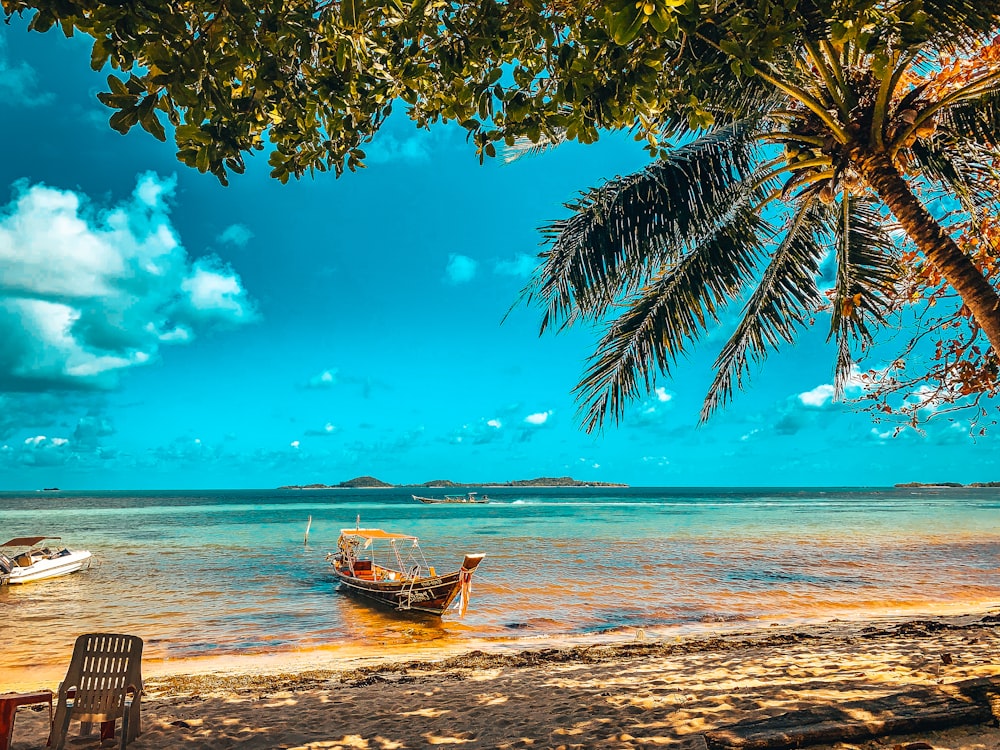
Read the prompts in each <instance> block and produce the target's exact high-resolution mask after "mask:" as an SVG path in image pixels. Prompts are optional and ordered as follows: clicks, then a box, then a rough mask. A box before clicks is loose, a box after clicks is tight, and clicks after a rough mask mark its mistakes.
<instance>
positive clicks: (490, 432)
mask: <svg viewBox="0 0 1000 750" xmlns="http://www.w3.org/2000/svg"><path fill="white" fill-rule="evenodd" d="M103 86H104V77H103V75H102V74H98V73H93V72H92V71H90V69H89V44H88V43H87V41H86V40H85V39H82V38H74V39H65V38H63V37H62V36H61V35H59V34H57V33H49V34H45V35H41V34H35V33H30V34H29V33H28V32H27V31H26V29H25V23H24V22H23V21H19V20H17V19H15V20H14V21H13V22H12V23H11V25H9V26H5V27H3V31H2V35H0V107H2V108H3V118H2V125H0V132H2V133H3V134H4V136H5V143H6V148H5V154H4V160H3V162H2V166H0V489H8V490H15V489H36V488H39V487H43V486H59V487H62V488H64V489H71V488H72V489H102V488H104V489H159V488H164V489H168V488H178V489H179V488H224V487H232V488H240V487H274V486H278V485H283V484H293V483H312V482H322V483H328V484H333V483H337V482H340V481H342V480H345V479H349V478H351V477H355V476H358V475H362V474H371V475H374V476H376V477H379V478H380V479H383V480H385V481H388V482H392V483H400V484H401V483H411V482H412V483H416V482H423V481H427V480H431V479H452V480H455V481H463V482H478V481H505V480H511V479H521V478H530V477H537V476H564V475H569V476H573V477H575V478H577V479H581V480H590V481H619V482H627V483H629V484H633V485H648V486H698V485H704V486H740V485H755V486H790V485H809V486H817V485H887V484H892V483H894V482H903V481H910V480H917V481H943V480H952V481H960V482H971V481H987V480H997V479H1000V469H998V467H997V459H998V443H997V439H996V437H995V436H986V437H978V438H976V439H975V440H973V439H971V438H970V437H969V436H968V429H967V427H966V426H964V425H963V424H961V423H960V422H948V421H947V420H942V421H941V422H939V423H937V424H933V423H932V425H931V426H930V427H929V428H928V430H927V433H926V435H919V434H917V433H916V432H913V431H911V430H907V431H904V433H903V434H901V435H900V436H898V437H895V438H893V437H891V432H892V428H891V427H889V426H886V425H876V424H873V423H872V421H871V419H870V417H869V416H868V415H866V414H863V413H855V412H854V411H853V410H852V408H851V407H850V406H847V405H844V404H837V403H834V402H833V401H832V399H831V394H832V387H831V385H830V383H831V382H832V367H833V358H834V353H833V351H832V349H831V348H830V347H829V346H828V345H827V344H826V343H825V341H824V338H825V329H824V328H823V327H819V328H817V329H816V330H813V331H811V332H810V333H808V334H807V335H806V336H804V337H803V338H802V340H801V341H800V343H799V344H798V346H796V347H795V348H794V349H790V350H789V351H787V352H784V353H782V354H780V355H777V356H773V357H772V358H771V359H770V360H769V361H768V364H767V366H766V368H765V369H764V370H762V371H761V372H760V373H759V374H757V375H755V377H754V378H753V380H752V382H751V384H750V387H749V388H748V390H747V391H746V392H745V393H743V394H742V395H740V396H738V398H737V400H736V402H735V403H734V404H732V405H731V406H730V407H729V408H728V409H727V410H726V411H725V412H723V413H722V414H720V415H719V416H718V417H716V418H714V419H713V420H712V421H711V422H710V423H709V424H708V425H705V426H701V427H699V426H698V425H697V418H698V410H699V408H700V405H701V401H702V398H703V397H704V394H705V390H706V388H707V386H708V383H709V382H710V378H711V370H710V365H711V361H712V359H713V357H714V355H715V353H716V351H717V349H718V347H719V346H720V344H721V342H722V341H723V340H724V335H725V328H723V330H721V331H719V332H716V333H713V334H712V335H711V336H710V337H709V339H708V341H707V344H706V345H705V346H703V347H701V348H699V350H698V351H697V352H696V353H695V354H693V355H692V356H691V357H689V358H688V359H686V360H684V361H683V362H682V363H681V364H680V366H679V367H678V368H677V371H676V374H675V377H674V378H672V379H670V380H663V381H662V382H660V383H658V386H657V389H656V391H655V392H654V393H652V394H650V396H649V397H648V398H646V399H644V400H642V401H640V402H637V403H635V404H634V406H633V407H632V408H631V409H630V411H629V414H628V415H627V416H626V418H625V420H624V421H623V423H622V424H621V425H620V426H618V427H611V428H608V429H607V430H605V431H604V432H603V433H602V434H600V435H587V434H586V433H584V432H583V431H582V430H581V429H580V428H579V423H578V420H577V418H576V416H575V411H576V409H575V404H574V402H573V398H572V393H571V391H572V388H573V386H574V385H575V384H576V382H577V381H578V379H579V377H580V375H581V374H582V373H583V371H584V368H585V361H586V357H587V356H588V354H589V353H590V352H591V350H592V346H593V343H594V341H595V340H596V333H595V332H594V331H588V330H585V329H580V330H573V331H570V332H568V333H563V334H559V335H550V334H546V335H545V336H542V337H539V336H538V324H539V314H538V311H537V310H535V309H530V308H525V307H517V308H515V309H514V311H513V312H512V314H511V315H510V316H509V317H508V318H507V320H506V321H505V322H504V323H503V324H501V319H502V318H503V316H504V314H505V313H506V312H507V310H508V308H509V307H510V306H511V304H512V303H514V301H515V300H516V299H517V295H518V292H519V291H520V289H521V288H522V287H523V286H524V284H525V283H526V282H527V279H528V274H529V273H530V271H531V269H532V268H533V267H534V264H535V257H534V256H535V255H536V254H537V253H538V251H539V249H540V247H539V234H538V232H537V228H538V227H539V226H541V225H542V224H544V223H546V222H547V221H549V220H551V219H554V218H558V217H559V216H561V215H563V209H562V203H563V202H564V201H566V200H570V199H572V198H573V197H574V196H575V195H576V193H577V192H578V191H579V190H581V189H584V188H586V187H589V186H591V185H594V184H597V183H599V182H600V181H601V180H603V179H607V178H611V177H614V176H615V175H617V174H622V173H627V172H629V171H632V170H634V169H636V168H639V167H641V166H642V165H643V164H644V163H645V155H644V153H643V152H642V150H641V149H640V148H639V146H638V145H637V144H635V143H633V142H632V141H631V140H630V139H628V138H627V137H616V136H609V137H607V138H605V139H603V140H602V141H601V142H600V143H598V144H596V145H593V146H579V145H576V144H568V145H566V146H563V147H560V148H558V149H556V150H554V151H551V152H549V153H547V154H544V155H542V156H539V157H534V158H528V159H522V160H520V161H518V162H515V163H514V164H511V165H503V164H502V163H500V162H499V161H494V162H493V163H488V164H486V165H485V166H480V165H479V164H478V161H477V160H476V157H475V155H474V152H473V149H472V147H471V146H470V145H469V144H467V143H466V142H465V139H464V135H463V132H462V131H460V130H457V129H455V128H449V127H440V128H437V129H435V130H433V131H431V132H426V131H418V130H417V129H416V128H415V127H414V126H413V125H412V123H410V122H409V121H408V120H406V119H405V118H404V117H397V118H396V119H395V120H394V121H391V122H390V123H389V124H388V125H387V126H386V128H385V129H384V130H383V132H382V133H381V134H380V135H379V137H378V138H377V139H376V141H375V142H374V143H373V144H371V145H370V146H369V147H368V148H367V149H366V150H367V151H368V154H369V160H368V163H369V168H368V169H367V170H364V171H362V172H359V173H357V174H348V175H346V176H345V177H343V178H341V179H339V180H338V179H335V178H334V177H333V176H332V175H318V176H317V177H316V178H315V179H309V178H307V179H304V180H302V181H300V182H297V183H289V184H288V185H280V184H279V183H277V182H276V181H273V180H271V179H270V178H268V176H267V171H268V170H267V165H266V159H265V158H261V156H260V155H258V156H255V157H253V158H251V159H250V164H249V168H248V171H247V174H246V175H243V176H234V178H233V180H232V184H231V185H230V186H229V187H222V186H220V185H219V184H218V182H217V181H216V179H215V178H214V177H212V176H210V175H202V174H199V173H197V172H196V171H194V170H191V169H188V168H186V167H183V166H182V165H181V164H180V163H179V162H177V161H176V160H175V158H174V149H173V146H172V144H171V143H169V142H168V143H166V144H164V143H159V142H158V141H155V140H154V139H153V138H152V137H150V136H148V135H147V134H145V133H144V132H141V131H138V130H137V131H135V132H133V133H130V134H129V135H127V136H121V135H119V134H118V133H116V132H114V131H112V130H111V129H110V128H109V127H108V125H107V118H108V116H109V111H108V110H106V109H105V108H104V107H103V106H102V105H101V104H100V103H99V102H98V101H97V99H96V93H97V92H98V91H99V90H102V88H103ZM728 320H729V321H730V324H731V320H732V318H731V316H730V318H728Z"/></svg>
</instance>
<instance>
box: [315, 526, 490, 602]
mask: <svg viewBox="0 0 1000 750" xmlns="http://www.w3.org/2000/svg"><path fill="white" fill-rule="evenodd" d="M483 557H485V555H481V554H475V555H470V554H467V555H466V556H465V559H464V560H463V561H462V566H461V567H460V568H459V569H458V570H455V571H452V572H450V573H443V574H441V575H438V573H437V571H436V570H435V569H434V567H433V566H431V565H428V564H427V561H426V560H425V559H424V555H423V552H421V550H420V546H419V544H418V540H417V537H415V536H410V535H409V534H395V533H392V532H389V531H383V530H382V529H360V528H358V529H343V530H341V532H340V539H338V540H337V552H336V553H332V552H331V553H330V554H329V555H327V559H328V560H330V564H331V565H332V566H333V572H334V574H335V575H336V576H337V579H338V580H339V581H340V584H341V586H342V587H343V588H344V589H346V590H347V591H349V592H351V593H354V594H358V595H359V596H363V597H366V598H368V599H372V600H374V601H376V602H378V603H380V604H386V605H388V606H390V607H392V608H393V609H396V610H398V611H415V612H427V613H429V614H432V615H438V616H441V615H442V614H444V612H445V611H446V610H447V609H448V608H449V607H450V606H451V605H452V603H453V602H454V601H455V599H456V598H458V599H460V603H459V605H458V609H459V616H462V615H464V614H465V610H466V608H467V607H468V606H469V596H470V595H471V593H472V573H473V572H474V571H475V570H476V568H478V567H479V563H481V562H482V561H483Z"/></svg>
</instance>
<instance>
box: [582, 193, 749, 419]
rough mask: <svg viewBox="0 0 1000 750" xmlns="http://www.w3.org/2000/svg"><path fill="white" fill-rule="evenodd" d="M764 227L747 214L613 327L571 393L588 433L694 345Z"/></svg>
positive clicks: (733, 289)
mask: <svg viewBox="0 0 1000 750" xmlns="http://www.w3.org/2000/svg"><path fill="white" fill-rule="evenodd" d="M767 231H768V227H767V225H766V224H765V222H764V221H763V220H762V219H761V218H760V217H759V216H758V215H757V213H756V212H755V211H754V210H753V209H752V207H745V208H744V210H743V211H742V212H740V213H739V215H738V216H737V217H735V218H734V220H733V221H731V222H729V223H728V224H727V225H726V226H724V227H722V228H720V229H719V230H718V231H717V232H716V233H715V234H714V235H713V236H712V237H710V238H708V239H706V240H705V241H704V242H701V243H699V244H698V245H697V246H696V247H694V248H693V249H692V250H691V251H690V252H689V253H688V254H687V255H686V256H685V257H684V258H682V259H681V260H680V261H678V263H677V264H676V265H675V266H674V267H673V268H671V269H670V270H669V271H668V272H666V273H664V274H663V275H662V276H661V277H659V278H657V279H656V280H655V281H654V282H653V283H651V284H650V285H649V286H647V287H646V288H645V289H643V290H642V291H641V292H640V293H639V294H638V295H637V296H636V298H635V299H633V300H631V301H630V303H629V304H628V307H627V309H626V310H625V312H623V313H622V314H621V315H620V316H619V317H618V318H617V319H616V320H614V321H612V323H611V324H610V326H609V328H608V331H607V333H606V334H605V335H604V337H603V338H602V340H601V342H600V345H599V346H598V349H597V352H596V353H595V354H594V356H593V357H592V358H591V363H592V364H591V366H590V367H589V369H588V370H587V372H586V374H585V376H584V378H583V380H581V382H580V384H579V385H578V386H577V387H576V394H577V401H578V402H579V403H580V410H579V411H580V415H581V417H582V422H583V425H584V427H585V428H586V430H587V431H588V432H592V431H593V430H594V429H595V428H600V427H601V426H602V425H603V423H604V420H605V419H607V418H608V417H610V418H611V419H612V420H614V421H619V420H620V419H621V417H622V415H623V414H624V410H625V407H626V405H627V404H628V403H629V402H630V401H631V400H633V399H635V398H636V397H637V396H639V395H640V393H641V392H642V390H643V388H645V389H646V390H647V391H648V390H649V388H651V387H652V383H653V379H654V377H655V374H654V371H655V370H658V371H660V372H662V373H664V374H668V373H669V370H670V366H671V365H672V364H673V362H675V361H676V360H677V358H678V357H679V356H680V355H681V354H682V353H683V352H684V351H685V347H686V346H687V345H688V344H690V343H693V342H695V341H697V340H698V338H699V337H700V336H701V334H702V333H704V331H705V330H706V328H707V327H708V325H709V324H710V322H714V321H717V320H718V310H719V308H720V307H722V306H724V305H725V304H726V303H728V302H729V300H730V299H732V298H733V297H734V296H736V295H737V294H738V293H739V291H740V289H742V288H743V287H744V286H745V285H746V284H747V283H749V281H750V280H751V278H752V276H753V272H754V268H755V265H756V262H757V260H758V259H759V257H760V254H761V251H762V241H761V238H762V237H765V236H767Z"/></svg>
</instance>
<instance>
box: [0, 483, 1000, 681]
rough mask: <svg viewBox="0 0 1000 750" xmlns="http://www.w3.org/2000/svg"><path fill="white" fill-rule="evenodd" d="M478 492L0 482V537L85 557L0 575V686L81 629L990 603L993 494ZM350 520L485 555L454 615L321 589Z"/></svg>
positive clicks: (745, 618) (361, 638) (395, 629)
mask: <svg viewBox="0 0 1000 750" xmlns="http://www.w3.org/2000/svg"><path fill="white" fill-rule="evenodd" d="M457 491H458V490H448V492H449V493H450V492H457ZM434 492H435V491H428V490H423V491H422V494H434ZM481 492H485V493H487V494H489V496H490V503H489V504H486V505H464V506H463V505H425V504H421V503H418V502H416V501H414V500H413V499H412V497H411V493H410V491H408V490H405V489H385V490H381V489H380V490H261V491H249V490H245V491H201V492H195V491H183V492H92V493H72V492H32V493H10V492H6V493H0V537H2V539H0V541H5V540H6V539H8V538H10V537H14V536H27V535H42V534H50V535H54V536H60V537H62V541H61V544H63V545H64V546H68V547H70V548H77V549H89V550H90V551H91V552H93V553H94V555H95V562H94V565H93V566H92V567H91V568H90V569H89V570H87V571H84V572H81V573H79V574H76V575H71V576H65V577H62V578H58V579H52V580H49V581H45V582H38V583H34V584H27V585H24V586H8V587H0V612H2V614H3V618H4V623H5V627H4V631H3V632H4V637H3V640H2V642H0V689H2V688H3V683H4V678H3V675H4V674H5V673H6V674H20V675H23V674H25V673H26V670H27V671H28V672H29V673H30V670H44V669H46V668H50V669H51V668H53V667H55V666H60V667H62V666H64V665H65V663H66V659H67V654H68V653H69V652H70V651H71V648H72V642H73V640H74V639H75V637H76V636H77V635H78V634H80V633H82V632H88V631H106V630H108V631H122V632H129V633H135V634H137V635H140V636H142V637H143V638H144V640H145V643H146V647H145V653H144V659H145V660H151V661H152V660H167V659H177V658H189V657H201V656H219V655H223V656H224V655H236V654H264V653H267V654H280V653H281V652H283V651H289V652H291V651H302V650H308V649H312V648H326V647H336V646H338V645H346V646H358V645H367V644H372V645H373V646H375V647H377V644H381V643H394V644H400V643H409V644H413V645H414V646H416V647H418V648H419V647H422V646H423V645H427V646H428V647H430V646H433V645H434V644H436V643H443V642H451V643H455V642H459V643H463V644H465V645H469V644H488V643H492V644H497V643H501V644H503V643H516V642H519V641H523V640H524V639H532V638H564V637H586V636H597V635H598V634H606V633H608V632H609V631H611V632H624V633H628V632H634V631H638V629H640V628H641V629H643V631H644V632H649V631H654V632H658V633H659V632H663V633H667V634H669V633H671V632H674V631H675V630H676V631H677V632H681V631H683V630H685V629H691V628H709V629H710V628H712V627H723V626H732V625H734V624H736V625H742V624H744V623H746V624H754V623H756V624H760V623H765V624H768V623H771V622H789V621H796V620H824V619H826V620H829V619H833V618H852V617H866V618H868V617H883V616H900V615H911V614H912V615H914V616H919V615H921V614H926V613H932V612H937V611H942V610H945V609H951V610H955V611H963V610H967V611H974V610H979V609H981V608H984V607H989V606H992V605H994V604H996V605H1000V490H998V489H967V488H962V489H943V488H942V489H937V488H921V489H872V488H865V489H836V488H832V489H814V488H813V489H773V490H769V489H718V490H713V489H703V488H699V489H672V488H669V489H668V488H596V487H595V488H571V489H568V488H537V489H531V488H496V489H492V488H488V489H485V490H481ZM437 494H443V491H437ZM310 517H311V518H312V525H311V530H310V533H309V538H308V543H307V544H304V536H305V531H306V525H307V520H308V519H309V518H310ZM359 518H360V522H361V525H362V526H364V527H378V528H383V529H385V530H387V531H398V532H404V533H408V534H413V535H416V536H418V537H420V540H421V541H420V544H421V548H422V549H423V552H424V554H425V556H426V557H427V559H428V561H429V562H430V564H432V565H434V566H435V567H436V568H437V570H439V571H444V570H450V569H453V568H455V567H457V565H458V563H459V562H460V561H461V559H462V555H463V554H464V553H466V552H470V553H471V552H482V553H485V555H486V559H485V561H484V562H483V564H482V565H481V566H480V568H479V571H478V572H477V574H476V576H475V578H474V579H473V595H472V599H471V603H470V606H469V608H468V612H467V613H466V615H465V617H464V618H459V617H458V613H457V612H449V613H446V615H445V616H444V617H443V618H440V619H438V618H433V617H426V616H414V615H409V616H403V615H398V614H396V613H394V612H392V611H391V610H384V609H379V608H377V607H376V606H374V605H371V604H368V603H365V602H363V601H359V600H357V599H354V598H352V597H350V596H347V595H344V594H342V593H339V592H338V591H337V587H336V581H335V580H334V578H333V576H332V574H331V573H330V568H329V564H328V563H327V562H326V559H325V558H326V554H327V553H328V552H330V551H333V550H334V549H335V548H336V541H337V537H338V534H339V530H340V529H341V528H352V527H354V526H355V524H356V522H357V520H358V519H359Z"/></svg>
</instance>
